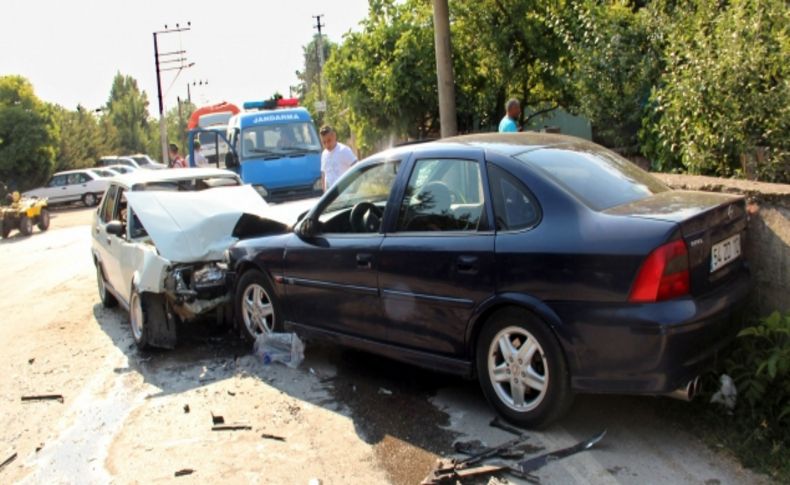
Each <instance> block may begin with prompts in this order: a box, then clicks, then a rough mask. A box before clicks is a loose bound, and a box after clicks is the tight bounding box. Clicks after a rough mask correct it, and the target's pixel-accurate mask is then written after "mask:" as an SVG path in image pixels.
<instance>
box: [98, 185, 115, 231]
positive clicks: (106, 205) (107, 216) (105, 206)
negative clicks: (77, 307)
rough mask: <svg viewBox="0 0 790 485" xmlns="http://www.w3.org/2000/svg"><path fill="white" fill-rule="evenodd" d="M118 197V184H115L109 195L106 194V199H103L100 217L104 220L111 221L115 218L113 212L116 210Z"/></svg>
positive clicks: (105, 221)
mask: <svg viewBox="0 0 790 485" xmlns="http://www.w3.org/2000/svg"><path fill="white" fill-rule="evenodd" d="M117 197H118V186H117V185H113V186H112V187H110V189H109V190H108V191H107V195H105V196H104V200H103V201H102V205H101V212H100V213H99V219H100V220H101V221H102V222H104V223H107V222H110V221H111V220H113V213H114V211H115V201H116V199H117Z"/></svg>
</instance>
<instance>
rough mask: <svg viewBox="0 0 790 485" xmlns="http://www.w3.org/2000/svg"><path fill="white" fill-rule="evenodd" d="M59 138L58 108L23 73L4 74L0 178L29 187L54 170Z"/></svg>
mask: <svg viewBox="0 0 790 485" xmlns="http://www.w3.org/2000/svg"><path fill="white" fill-rule="evenodd" d="M58 140H59V131H58V125H57V123H56V122H55V115H54V109H53V107H52V106H50V105H48V104H47V103H44V102H43V101H41V100H40V99H39V98H38V97H36V95H35V93H34V92H33V86H32V85H31V84H30V82H29V81H28V80H27V79H25V78H23V77H21V76H2V77H0V180H2V181H4V182H5V183H7V184H8V185H9V187H16V188H18V189H22V190H24V189H27V188H30V187H33V186H35V185H37V184H39V183H41V182H44V181H45V180H46V179H47V178H48V177H49V176H50V174H51V173H52V168H53V166H54V161H55V155H56V153H57V147H58Z"/></svg>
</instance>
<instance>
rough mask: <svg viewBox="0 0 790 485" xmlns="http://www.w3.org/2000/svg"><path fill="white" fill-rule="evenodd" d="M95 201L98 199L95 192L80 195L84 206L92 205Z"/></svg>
mask: <svg viewBox="0 0 790 485" xmlns="http://www.w3.org/2000/svg"><path fill="white" fill-rule="evenodd" d="M97 202H98V199H96V194H94V193H92V192H88V193H87V194H85V195H83V196H82V203H83V204H84V205H85V207H93V206H94V205H96V203H97Z"/></svg>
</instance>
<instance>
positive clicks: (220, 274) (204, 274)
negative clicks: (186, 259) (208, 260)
mask: <svg viewBox="0 0 790 485" xmlns="http://www.w3.org/2000/svg"><path fill="white" fill-rule="evenodd" d="M226 268H227V265H224V264H219V263H213V264H207V265H206V266H203V267H202V268H200V269H197V270H195V272H194V273H192V284H193V285H194V287H195V289H196V290H201V289H203V288H209V287H215V286H224V285H225V273H226V271H225V270H226Z"/></svg>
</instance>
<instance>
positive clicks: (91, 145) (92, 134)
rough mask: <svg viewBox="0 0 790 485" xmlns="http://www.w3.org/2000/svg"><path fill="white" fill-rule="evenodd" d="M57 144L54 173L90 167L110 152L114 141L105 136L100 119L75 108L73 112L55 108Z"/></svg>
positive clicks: (106, 127) (104, 125)
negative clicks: (58, 136)
mask: <svg viewBox="0 0 790 485" xmlns="http://www.w3.org/2000/svg"><path fill="white" fill-rule="evenodd" d="M56 119H57V122H58V126H59V129H60V143H59V144H58V155H57V161H56V163H55V168H54V169H55V171H59V170H68V169H73V168H83V167H92V166H94V165H95V164H96V161H97V160H98V159H99V158H100V157H102V156H103V155H108V154H110V153H111V152H112V151H114V149H115V147H114V146H113V144H112V143H113V141H114V138H113V137H112V136H107V133H106V130H107V129H108V128H109V126H107V124H103V123H102V120H101V118H99V117H97V116H96V115H95V114H94V113H92V112H90V111H88V110H86V109H85V108H83V107H82V106H77V109H76V110H75V111H69V110H66V109H64V108H62V107H57V108H56Z"/></svg>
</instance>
